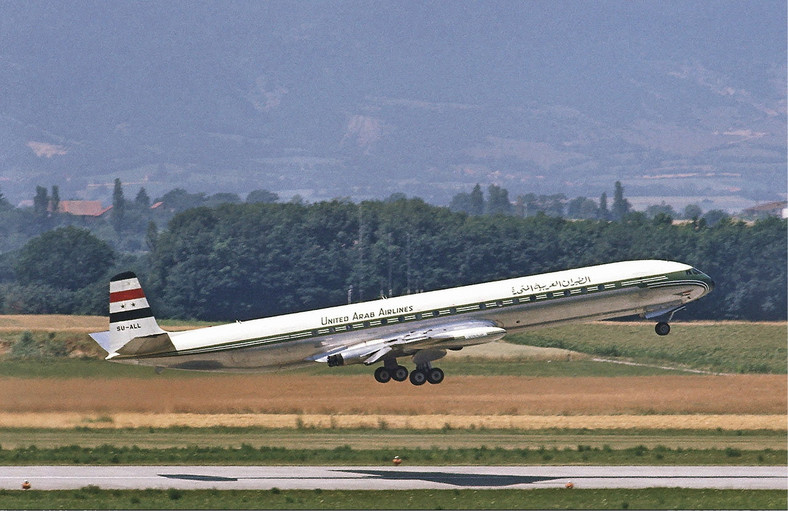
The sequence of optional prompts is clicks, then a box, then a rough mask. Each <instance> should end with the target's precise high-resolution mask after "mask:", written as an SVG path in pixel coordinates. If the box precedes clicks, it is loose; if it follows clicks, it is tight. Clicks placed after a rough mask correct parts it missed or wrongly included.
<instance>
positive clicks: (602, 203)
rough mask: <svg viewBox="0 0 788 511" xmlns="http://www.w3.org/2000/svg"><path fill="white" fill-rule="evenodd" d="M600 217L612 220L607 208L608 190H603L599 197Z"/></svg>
mask: <svg viewBox="0 0 788 511" xmlns="http://www.w3.org/2000/svg"><path fill="white" fill-rule="evenodd" d="M599 219H600V220H610V210H608V209H607V192H602V195H601V196H600V197H599Z"/></svg>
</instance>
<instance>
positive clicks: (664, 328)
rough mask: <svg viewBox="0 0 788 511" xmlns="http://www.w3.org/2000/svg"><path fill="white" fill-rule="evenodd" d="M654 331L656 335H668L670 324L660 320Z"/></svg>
mask: <svg viewBox="0 0 788 511" xmlns="http://www.w3.org/2000/svg"><path fill="white" fill-rule="evenodd" d="M654 331H655V332H657V335H668V334H669V333H670V325H669V324H668V323H667V322H666V321H660V322H659V323H657V325H656V326H655V327H654Z"/></svg>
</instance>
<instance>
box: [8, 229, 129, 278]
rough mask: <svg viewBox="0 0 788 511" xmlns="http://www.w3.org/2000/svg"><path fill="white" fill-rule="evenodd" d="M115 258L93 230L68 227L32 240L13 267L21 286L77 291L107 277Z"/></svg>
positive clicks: (23, 248) (20, 253)
mask: <svg viewBox="0 0 788 511" xmlns="http://www.w3.org/2000/svg"><path fill="white" fill-rule="evenodd" d="M114 259H115V254H114V252H113V250H112V249H111V248H110V247H109V245H107V243H106V242H104V241H101V240H100V239H98V238H96V237H95V236H93V235H92V234H91V233H90V231H87V230H85V229H78V228H76V227H73V226H69V227H61V228H59V229H55V230H53V231H49V232H46V233H44V234H42V235H41V236H38V237H37V238H33V239H32V240H30V241H29V242H28V243H27V244H26V245H25V246H24V247H22V249H21V250H20V252H19V257H18V258H17V260H16V264H15V265H14V270H15V273H16V276H17V281H18V282H19V283H20V284H22V285H29V284H45V285H48V286H52V287H54V288H58V289H67V290H70V291H75V290H77V289H81V288H84V287H86V286H89V285H91V284H93V283H96V282H99V281H100V280H101V279H102V278H104V277H105V276H106V275H105V274H106V273H107V270H108V269H109V268H110V267H112V264H113V262H114Z"/></svg>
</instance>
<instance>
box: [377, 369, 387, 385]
mask: <svg viewBox="0 0 788 511" xmlns="http://www.w3.org/2000/svg"><path fill="white" fill-rule="evenodd" d="M375 379H376V380H377V381H379V382H380V383H388V381H389V380H390V379H391V372H390V371H389V370H388V369H386V368H385V367H378V368H377V369H375Z"/></svg>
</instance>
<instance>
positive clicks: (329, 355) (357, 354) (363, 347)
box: [310, 320, 506, 366]
mask: <svg viewBox="0 0 788 511" xmlns="http://www.w3.org/2000/svg"><path fill="white" fill-rule="evenodd" d="M504 335H506V330H504V329H503V328H500V327H499V326H497V325H496V324H495V323H493V322H492V321H485V320H470V321H454V322H446V323H442V324H437V325H432V326H430V327H429V328H423V329H419V330H409V331H406V332H402V333H398V334H394V335H391V336H387V337H382V338H379V339H372V340H366V341H360V342H356V343H353V344H346V345H343V346H338V347H332V348H331V349H329V350H327V351H325V352H323V353H319V354H317V355H314V356H312V357H310V360H314V361H315V362H324V363H327V364H328V365H329V366H340V365H347V364H359V363H364V364H366V365H372V364H374V363H376V362H379V361H380V360H382V359H383V358H385V357H386V356H387V355H390V356H394V357H399V356H403V355H413V354H416V353H417V352H419V351H421V350H427V349H452V348H462V347H463V346H472V345H475V344H483V343H487V342H492V341H496V340H498V339H500V338H501V337H503V336H504Z"/></svg>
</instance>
